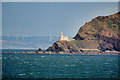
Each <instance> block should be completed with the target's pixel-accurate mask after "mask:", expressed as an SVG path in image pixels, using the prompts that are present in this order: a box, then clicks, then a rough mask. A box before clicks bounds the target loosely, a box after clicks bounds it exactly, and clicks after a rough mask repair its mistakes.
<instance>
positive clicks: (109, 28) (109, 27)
mask: <svg viewBox="0 0 120 80" xmlns="http://www.w3.org/2000/svg"><path fill="white" fill-rule="evenodd" d="M74 39H75V40H86V39H87V40H96V41H97V42H98V43H99V49H100V50H102V51H105V50H116V51H120V12H118V13H116V14H113V15H109V16H98V17H96V18H94V19H92V20H91V21H90V22H87V23H86V24H85V25H83V26H82V27H81V28H80V29H79V31H78V33H77V34H76V36H75V37H74Z"/></svg>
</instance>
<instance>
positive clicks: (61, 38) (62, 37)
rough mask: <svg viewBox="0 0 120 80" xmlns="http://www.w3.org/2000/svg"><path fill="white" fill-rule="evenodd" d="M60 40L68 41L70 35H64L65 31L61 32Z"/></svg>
mask: <svg viewBox="0 0 120 80" xmlns="http://www.w3.org/2000/svg"><path fill="white" fill-rule="evenodd" d="M60 40H65V41H68V37H64V36H63V33H62V32H61V36H60Z"/></svg>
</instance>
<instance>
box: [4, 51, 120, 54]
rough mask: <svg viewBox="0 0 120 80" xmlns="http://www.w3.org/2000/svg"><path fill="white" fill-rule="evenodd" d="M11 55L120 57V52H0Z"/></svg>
mask: <svg viewBox="0 0 120 80" xmlns="http://www.w3.org/2000/svg"><path fill="white" fill-rule="evenodd" d="M2 53H3V54H6V53H13V54H26V53H27V54H79V55H120V52H117V51H109V52H99V51H86V52H79V53H77V52H76V53H69V52H52V51H22V52H2Z"/></svg>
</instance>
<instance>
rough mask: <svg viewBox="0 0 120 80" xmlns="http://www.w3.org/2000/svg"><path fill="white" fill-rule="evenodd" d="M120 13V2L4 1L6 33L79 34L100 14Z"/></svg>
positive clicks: (29, 34)
mask: <svg viewBox="0 0 120 80" xmlns="http://www.w3.org/2000/svg"><path fill="white" fill-rule="evenodd" d="M116 12H118V3H117V2H103V3H100V2H98V3H95V2H18V3H17V2H14V3H12V2H10V3H9V2H3V3H2V26H3V35H7V34H9V35H11V36H22V35H25V34H27V35H28V36H57V35H59V34H60V32H63V33H64V35H65V36H71V37H73V36H75V35H76V33H77V32H78V30H79V28H80V27H81V26H82V25H84V24H85V23H86V22H88V21H90V20H91V19H93V18H95V17H96V16H105V15H110V14H114V13H116Z"/></svg>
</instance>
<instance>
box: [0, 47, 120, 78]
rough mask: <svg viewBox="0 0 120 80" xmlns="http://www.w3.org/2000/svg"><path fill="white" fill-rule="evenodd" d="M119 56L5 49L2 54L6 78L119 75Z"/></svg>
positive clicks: (3, 73)
mask: <svg viewBox="0 0 120 80" xmlns="http://www.w3.org/2000/svg"><path fill="white" fill-rule="evenodd" d="M3 51H9V52H10V51H11V52H12V51H13V52H15V51H16V52H18V51H24V50H19V49H7V50H3ZM26 51H27V50H26ZM28 51H29V50H28ZM31 51H32V50H31ZM118 58H119V56H118V55H79V54H73V55H72V54H26V53H24V54H23V53H20V54H13V53H4V54H2V56H0V60H1V59H2V78H32V79H34V78H119V73H118V68H119V66H118V60H119V59H118Z"/></svg>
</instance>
